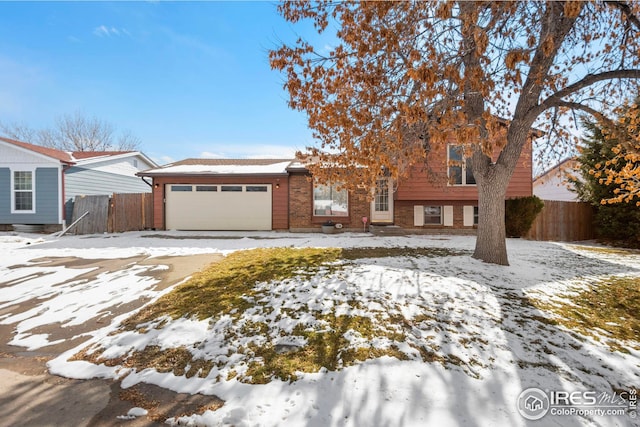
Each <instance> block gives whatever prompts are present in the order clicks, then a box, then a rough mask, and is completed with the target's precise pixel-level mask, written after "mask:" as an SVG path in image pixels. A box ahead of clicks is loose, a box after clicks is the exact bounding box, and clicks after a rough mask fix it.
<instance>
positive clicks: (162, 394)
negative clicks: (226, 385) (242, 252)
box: [0, 254, 221, 427]
mask: <svg viewBox="0 0 640 427" xmlns="http://www.w3.org/2000/svg"><path fill="white" fill-rule="evenodd" d="M220 258H221V256H220V255H217V254H202V255H186V256H165V257H154V258H151V257H149V256H144V255H142V256H137V257H133V258H131V257H128V258H124V259H90V260H88V259H82V258H77V257H64V256H61V257H58V256H55V257H48V258H39V259H35V260H33V261H35V262H37V263H42V264H45V265H47V266H56V265H61V266H64V267H65V268H82V269H86V270H91V271H90V272H88V273H86V274H83V275H81V276H79V279H78V278H76V280H87V281H89V280H91V279H92V278H95V277H97V276H98V275H99V274H102V273H107V272H117V271H118V270H119V269H121V268H123V267H124V266H130V265H132V264H135V265H156V266H159V265H163V266H167V267H168V268H165V267H162V268H150V269H148V272H147V273H146V274H148V275H150V276H153V277H154V278H155V279H157V280H158V281H157V283H155V285H154V286H155V288H154V289H156V290H161V289H164V288H166V287H168V286H171V285H173V284H175V283H178V282H180V281H181V280H183V279H184V278H185V277H187V276H189V275H191V274H193V273H194V272H196V271H198V270H200V269H201V268H203V267H204V266H206V265H208V264H209V263H211V262H215V261H216V260H219V259H220ZM20 268H27V266H26V265H14V266H10V267H9V269H10V270H5V271H11V272H12V273H16V269H20ZM6 276H8V275H7V274H5V277H4V278H3V274H2V271H1V270H0V291H2V290H3V288H5V289H6V288H8V287H9V286H10V285H11V283H10V282H7V281H6V280H4V279H6ZM147 301H148V298H139V299H136V300H133V301H130V302H127V303H126V304H119V305H114V306H112V307H109V310H107V311H105V312H103V313H101V315H100V316H97V317H95V318H92V319H91V320H89V321H87V322H85V323H83V324H80V325H74V326H65V327H62V325H60V324H49V325H44V326H40V327H38V328H37V330H35V331H34V332H36V333H43V334H48V336H49V337H51V340H52V342H56V343H55V344H53V345H48V346H45V347H42V348H38V349H36V350H32V351H29V350H27V349H25V348H24V347H19V346H14V345H10V344H8V343H9V342H10V341H11V340H12V339H13V338H14V336H15V334H16V324H11V323H9V324H0V384H1V386H0V420H1V421H0V424H1V425H7V426H9V425H10V426H18V425H20V426H38V427H43V426H56V427H57V426H117V425H127V426H133V427H138V426H159V425H163V422H164V420H165V419H166V418H169V417H174V416H180V415H186V414H191V413H194V412H196V411H197V410H198V409H199V408H203V407H210V406H212V405H213V406H215V405H218V406H219V405H220V404H221V401H220V400H219V399H217V398H215V397H212V396H202V395H180V394H176V393H173V392H171V391H169V390H165V389H162V388H160V387H157V386H152V385H144V384H141V385H138V386H135V387H131V388H129V389H125V390H123V389H121V388H120V383H119V382H117V381H112V380H101V379H94V380H73V379H68V378H63V377H58V376H54V375H50V374H49V373H48V372H47V367H46V363H47V362H48V361H49V360H51V359H53V358H55V357H57V356H59V355H60V354H62V353H63V352H65V351H67V350H69V349H72V348H74V347H76V346H78V345H80V344H82V342H84V341H87V340H88V339H89V338H90V335H91V331H94V330H97V329H99V328H100V327H102V326H104V325H108V324H109V323H110V322H111V320H112V319H114V318H115V317H117V316H119V315H121V314H123V313H128V312H130V311H132V310H135V309H137V308H139V307H141V306H142V305H144V304H145V303H146V302H147ZM40 302H41V299H38V298H32V299H27V300H24V301H21V302H19V303H17V304H12V305H8V306H7V304H5V305H4V306H0V307H1V308H0V319H2V318H3V317H4V318H6V317H7V316H8V314H9V313H10V314H11V315H15V314H16V313H24V312H27V311H28V310H31V309H33V308H34V307H36V306H37V305H38V304H39V303H40ZM134 407H144V408H146V409H148V410H149V413H148V414H147V415H146V416H140V417H137V418H132V419H128V418H127V417H126V415H127V413H128V411H129V410H130V409H131V408H134Z"/></svg>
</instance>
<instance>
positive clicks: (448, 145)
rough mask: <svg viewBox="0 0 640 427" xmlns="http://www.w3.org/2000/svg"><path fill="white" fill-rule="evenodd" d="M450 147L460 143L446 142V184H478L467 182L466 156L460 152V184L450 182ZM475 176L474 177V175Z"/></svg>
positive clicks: (452, 185)
mask: <svg viewBox="0 0 640 427" xmlns="http://www.w3.org/2000/svg"><path fill="white" fill-rule="evenodd" d="M450 147H461V145H460V144H447V186H449V187H477V186H478V184H467V158H466V157H464V153H461V157H462V164H461V165H460V166H461V171H462V172H461V174H462V175H461V179H462V183H461V184H455V183H454V184H452V183H451V176H450V175H449V170H450V169H451V167H452V166H451V165H450V162H451V159H450V157H449V154H450V152H451V150H450ZM474 178H475V177H474Z"/></svg>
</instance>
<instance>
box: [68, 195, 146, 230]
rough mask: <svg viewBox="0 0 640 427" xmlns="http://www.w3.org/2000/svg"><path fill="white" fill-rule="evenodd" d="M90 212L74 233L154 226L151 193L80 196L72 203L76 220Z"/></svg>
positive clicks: (73, 219)
mask: <svg viewBox="0 0 640 427" xmlns="http://www.w3.org/2000/svg"><path fill="white" fill-rule="evenodd" d="M85 212H89V215H87V216H86V217H85V218H83V219H82V221H80V222H79V223H78V224H77V225H76V226H75V227H74V229H73V230H70V232H71V233H73V234H95V233H121V232H124V231H138V230H145V229H148V228H152V227H153V197H152V194H151V193H132V194H118V193H114V194H112V195H111V196H77V197H76V198H75V201H74V204H73V218H72V219H71V220H72V221H75V220H76V219H77V218H80V216H81V215H82V214H84V213H85Z"/></svg>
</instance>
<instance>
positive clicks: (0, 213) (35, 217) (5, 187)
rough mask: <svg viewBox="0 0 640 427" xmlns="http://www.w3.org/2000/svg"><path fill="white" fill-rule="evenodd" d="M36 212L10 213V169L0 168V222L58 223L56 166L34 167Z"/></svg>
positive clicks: (58, 201)
mask: <svg viewBox="0 0 640 427" xmlns="http://www.w3.org/2000/svg"><path fill="white" fill-rule="evenodd" d="M35 172H36V177H35V178H36V179H35V183H36V188H35V190H36V198H35V203H36V212H35V213H29V214H12V213H11V170H10V169H9V168H0V224H58V223H59V221H58V212H59V203H60V196H59V194H58V180H59V179H60V177H59V172H60V171H59V169H58V168H37V169H36V171H35Z"/></svg>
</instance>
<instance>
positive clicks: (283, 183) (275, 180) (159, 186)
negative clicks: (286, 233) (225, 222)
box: [153, 175, 289, 230]
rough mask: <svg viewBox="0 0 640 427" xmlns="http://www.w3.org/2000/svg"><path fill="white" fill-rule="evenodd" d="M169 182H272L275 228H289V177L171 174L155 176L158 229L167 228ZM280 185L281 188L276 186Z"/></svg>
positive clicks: (155, 226)
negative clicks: (165, 218) (166, 190)
mask: <svg viewBox="0 0 640 427" xmlns="http://www.w3.org/2000/svg"><path fill="white" fill-rule="evenodd" d="M167 184H217V185H220V184H271V191H272V193H271V194H272V200H271V203H272V217H271V224H272V228H273V229H274V230H287V229H288V228H289V211H288V209H289V200H288V197H289V178H288V176H286V175H281V176H244V177H243V176H230V177H229V176H226V177H224V176H213V177H211V176H169V177H164V176H163V177H154V178H153V223H154V228H155V229H157V230H164V229H165V220H164V199H165V194H164V189H165V185H167ZM276 186H279V188H276Z"/></svg>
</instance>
